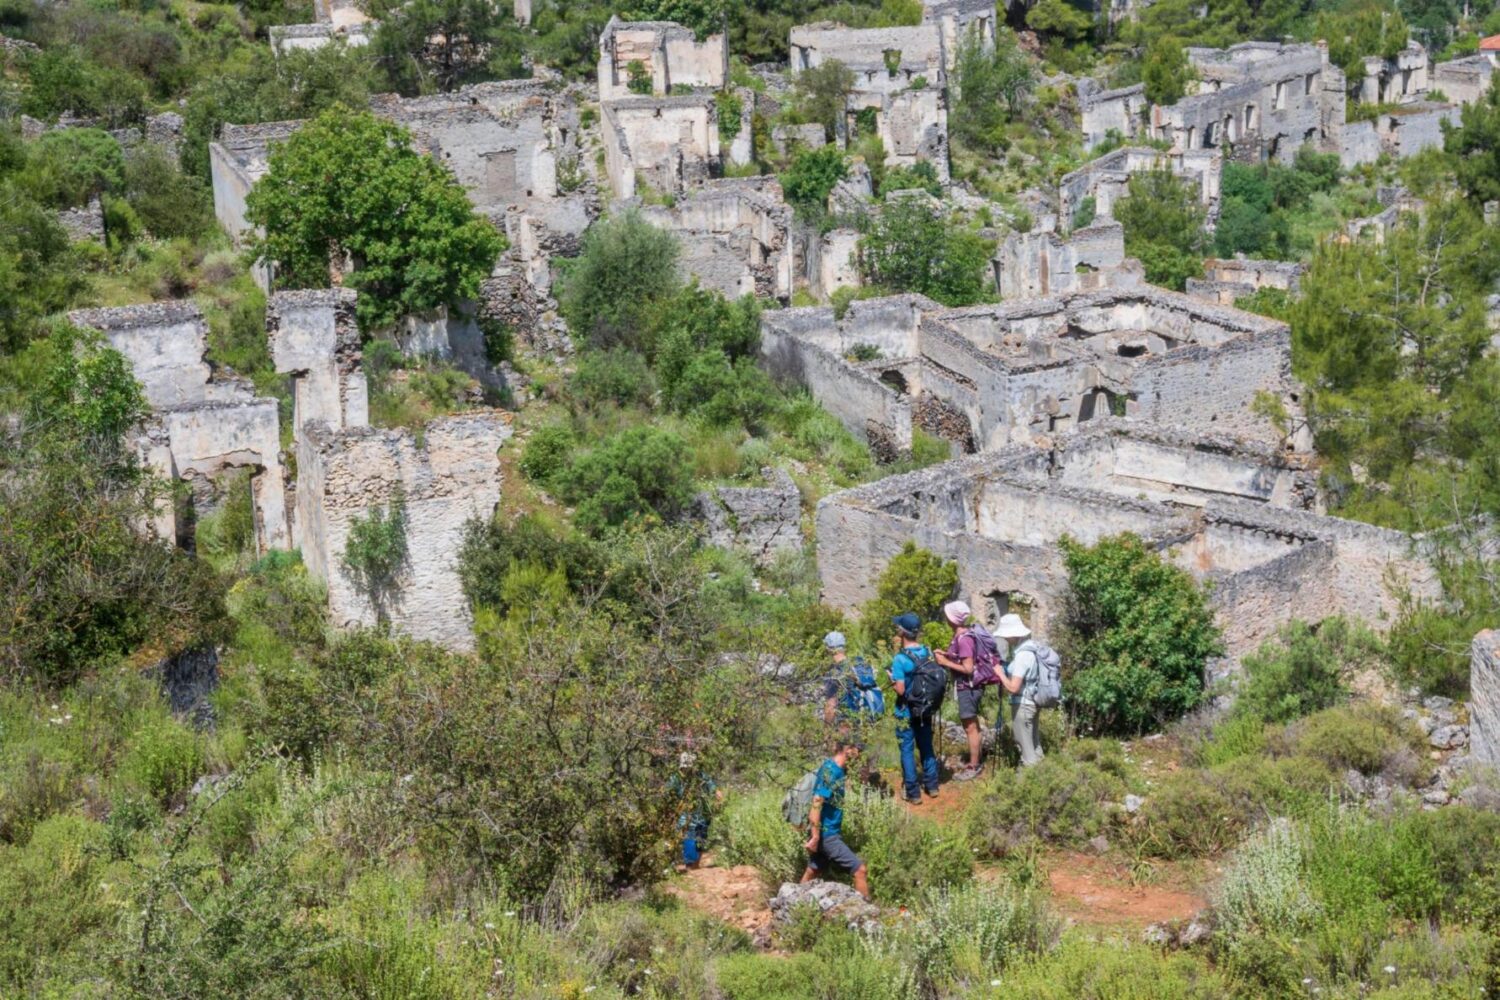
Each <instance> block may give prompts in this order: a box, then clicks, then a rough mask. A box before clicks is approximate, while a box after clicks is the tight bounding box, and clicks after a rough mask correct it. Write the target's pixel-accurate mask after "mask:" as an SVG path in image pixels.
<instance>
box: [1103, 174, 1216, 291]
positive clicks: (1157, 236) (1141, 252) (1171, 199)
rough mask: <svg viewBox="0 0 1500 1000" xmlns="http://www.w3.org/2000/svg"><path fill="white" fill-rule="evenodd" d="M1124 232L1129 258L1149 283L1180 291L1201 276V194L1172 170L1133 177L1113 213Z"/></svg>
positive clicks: (1204, 241)
mask: <svg viewBox="0 0 1500 1000" xmlns="http://www.w3.org/2000/svg"><path fill="white" fill-rule="evenodd" d="M1114 216H1115V218H1116V219H1118V220H1119V222H1120V225H1122V226H1124V227H1125V252H1126V253H1128V254H1130V255H1131V256H1132V257H1139V258H1140V260H1141V263H1143V264H1145V265H1146V280H1147V281H1150V282H1151V283H1152V284H1155V285H1162V286H1164V287H1167V288H1175V289H1177V290H1178V291H1181V290H1182V289H1183V287H1184V285H1185V284H1186V282H1187V279H1188V278H1195V277H1198V276H1199V275H1201V274H1202V273H1203V253H1204V249H1205V243H1206V237H1205V235H1204V231H1203V224H1204V220H1205V211H1204V208H1203V205H1202V204H1201V203H1200V202H1199V201H1198V192H1197V191H1196V190H1195V189H1194V188H1193V187H1192V186H1191V185H1190V184H1188V183H1186V182H1184V181H1181V180H1179V179H1178V178H1177V177H1176V176H1175V175H1174V174H1173V173H1172V172H1171V170H1168V169H1166V168H1162V169H1160V170H1147V171H1143V172H1141V173H1136V174H1131V175H1130V183H1129V185H1128V188H1127V193H1126V195H1125V197H1123V198H1121V199H1120V200H1119V202H1118V203H1117V204H1116V205H1115V207H1114Z"/></svg>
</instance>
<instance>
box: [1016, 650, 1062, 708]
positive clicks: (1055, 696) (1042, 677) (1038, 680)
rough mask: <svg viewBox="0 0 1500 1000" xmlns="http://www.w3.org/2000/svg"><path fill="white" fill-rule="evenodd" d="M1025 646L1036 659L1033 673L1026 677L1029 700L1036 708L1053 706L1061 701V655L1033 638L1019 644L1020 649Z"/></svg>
mask: <svg viewBox="0 0 1500 1000" xmlns="http://www.w3.org/2000/svg"><path fill="white" fill-rule="evenodd" d="M1027 647H1030V649H1031V655H1032V657H1033V658H1034V659H1035V660H1036V673H1035V675H1034V676H1033V675H1031V674H1029V673H1028V675H1027V678H1026V689H1027V690H1029V691H1030V692H1031V702H1032V704H1034V705H1036V707H1037V708H1053V707H1055V706H1056V705H1057V704H1058V703H1059V702H1061V701H1062V657H1060V656H1058V655H1057V650H1055V649H1053V648H1052V647H1051V646H1049V645H1047V644H1046V643H1045V642H1038V641H1037V640H1035V639H1027V640H1026V641H1025V642H1024V643H1022V644H1021V649H1026V648H1027ZM1017 652H1020V650H1017Z"/></svg>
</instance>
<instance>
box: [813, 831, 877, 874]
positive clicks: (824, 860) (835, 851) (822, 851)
mask: <svg viewBox="0 0 1500 1000" xmlns="http://www.w3.org/2000/svg"><path fill="white" fill-rule="evenodd" d="M830 865H837V866H838V867H840V868H842V869H844V871H846V872H848V873H849V874H851V875H853V874H854V873H855V872H857V871H859V870H860V869H861V868H863V867H864V866H865V863H864V862H863V861H862V860H860V857H859V855H858V854H855V853H854V852H853V851H851V850H850V849H849V845H848V844H846V843H844V838H843V837H841V836H839V835H838V834H836V833H826V834H824V835H823V836H821V837H819V838H818V849H817V850H816V851H814V852H812V853H811V854H809V855H808V856H807V867H809V868H811V869H812V870H813V871H815V872H823V871H827V870H828V868H829V866H830Z"/></svg>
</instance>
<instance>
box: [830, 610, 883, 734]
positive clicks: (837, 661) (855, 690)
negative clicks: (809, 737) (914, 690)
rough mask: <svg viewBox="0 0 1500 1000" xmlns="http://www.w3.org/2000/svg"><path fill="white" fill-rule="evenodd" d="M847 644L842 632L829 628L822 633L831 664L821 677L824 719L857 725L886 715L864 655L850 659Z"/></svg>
mask: <svg viewBox="0 0 1500 1000" xmlns="http://www.w3.org/2000/svg"><path fill="white" fill-rule="evenodd" d="M846 647H847V643H846V641H845V639H844V633H842V632H829V633H828V634H827V635H825V636H824V637H823V648H824V649H826V650H828V653H829V656H830V657H831V658H832V660H833V668H832V669H831V670H830V671H829V672H828V676H827V677H826V678H824V680H823V722H824V724H825V725H829V726H831V725H834V724H835V723H838V722H842V723H844V724H845V725H846V726H848V727H850V728H859V727H863V726H864V725H867V724H869V723H871V722H873V721H875V720H876V719H880V718H883V717H884V716H885V694H884V693H883V692H881V690H880V683H879V681H877V680H876V679H875V671H874V669H872V668H871V666H870V665H869V664H868V663H866V662H865V658H864V657H863V656H856V657H855V658H854V659H853V660H850V659H849V655H848V651H847V648H846Z"/></svg>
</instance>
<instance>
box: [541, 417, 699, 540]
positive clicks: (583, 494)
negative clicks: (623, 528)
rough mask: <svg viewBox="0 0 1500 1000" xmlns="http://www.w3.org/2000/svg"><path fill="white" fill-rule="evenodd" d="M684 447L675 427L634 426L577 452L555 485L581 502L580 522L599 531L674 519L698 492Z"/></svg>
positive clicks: (560, 493)
mask: <svg viewBox="0 0 1500 1000" xmlns="http://www.w3.org/2000/svg"><path fill="white" fill-rule="evenodd" d="M684 449H685V445H684V443H683V441H682V439H681V438H680V437H678V436H677V435H676V434H673V433H672V432H670V431H663V430H658V429H657V428H655V427H649V426H648V427H631V428H628V429H626V430H623V431H621V432H620V433H618V434H616V435H614V436H613V437H609V438H605V439H604V440H603V441H601V442H599V443H598V444H597V445H595V446H594V447H593V448H591V449H590V450H588V451H585V452H583V453H582V454H578V455H574V456H573V457H572V460H571V461H570V462H569V464H568V465H567V467H566V468H565V469H564V470H563V471H562V472H560V473H559V474H557V475H556V476H554V477H553V478H552V480H551V484H552V486H553V488H554V489H555V490H556V492H557V494H558V496H559V497H560V498H561V499H562V500H563V501H564V502H566V503H571V504H576V505H577V513H576V520H577V522H578V526H579V527H581V528H583V529H584V530H586V531H590V532H593V533H595V534H598V533H599V532H601V531H603V530H604V529H606V528H610V527H615V526H618V525H621V524H624V523H626V522H627V521H631V520H635V519H637V518H640V517H645V516H650V515H654V516H656V517H659V518H661V519H662V520H670V519H672V518H673V517H675V516H676V515H677V514H678V513H680V512H681V511H682V510H683V509H684V508H685V507H686V506H687V503H688V501H689V500H690V499H692V495H693V478H692V473H691V471H690V470H689V469H688V468H687V467H686V466H685V465H684V464H683V462H682V454H683V451H684Z"/></svg>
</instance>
